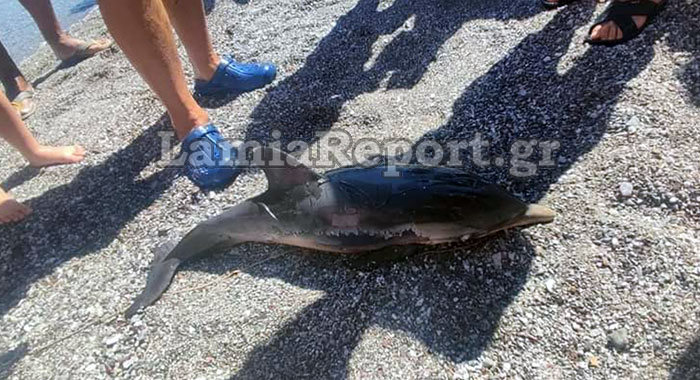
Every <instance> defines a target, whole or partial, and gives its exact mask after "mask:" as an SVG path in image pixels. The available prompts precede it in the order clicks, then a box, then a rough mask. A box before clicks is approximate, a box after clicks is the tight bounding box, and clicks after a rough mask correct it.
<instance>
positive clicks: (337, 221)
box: [126, 148, 555, 318]
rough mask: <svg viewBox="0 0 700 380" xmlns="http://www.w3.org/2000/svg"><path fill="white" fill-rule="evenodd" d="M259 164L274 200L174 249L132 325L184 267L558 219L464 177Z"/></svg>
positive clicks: (288, 160)
mask: <svg viewBox="0 0 700 380" xmlns="http://www.w3.org/2000/svg"><path fill="white" fill-rule="evenodd" d="M253 157H255V160H259V161H256V162H262V163H264V164H262V165H260V166H261V168H262V169H263V171H264V172H265V175H266V177H267V181H268V189H267V191H265V192H264V193H263V194H260V195H258V196H256V197H253V198H251V199H248V200H246V201H244V202H242V203H240V204H238V205H236V206H234V207H232V208H229V209H227V210H226V211H224V212H223V213H222V214H220V215H218V216H215V217H213V218H211V219H209V220H206V221H204V222H202V223H201V224H199V225H197V226H196V227H195V228H194V229H192V230H191V231H190V232H189V233H188V234H187V235H185V237H184V238H183V239H182V240H181V241H180V242H179V243H177V245H176V246H175V247H174V248H172V249H168V248H169V247H166V248H165V249H162V251H161V252H160V253H157V254H156V258H155V260H154V263H153V265H152V267H151V271H150V273H149V274H148V278H147V281H146V288H145V290H144V291H143V293H141V295H139V296H138V297H137V298H136V300H135V301H134V303H133V304H132V305H131V307H129V309H128V310H127V311H126V316H127V318H128V317H131V316H132V315H134V314H135V313H136V312H137V311H138V310H139V309H141V308H145V307H147V306H149V305H151V304H153V303H154V302H155V301H156V300H158V298H159V297H160V296H161V295H162V294H163V293H164V292H165V290H166V289H167V288H168V286H169V285H170V282H171V281H172V278H173V276H174V274H175V271H176V270H177V268H178V266H179V265H180V264H181V263H183V262H184V261H186V260H190V259H194V258H198V257H202V256H204V255H206V254H208V253H212V252H214V251H217V250H221V249H223V248H225V247H230V246H233V245H237V244H241V243H246V242H258V243H268V244H284V245H290V246H297V247H302V248H309V249H313V250H319V251H326V252H337V253H359V252H366V251H372V250H378V249H382V248H385V247H388V246H400V245H433V244H442V243H449V242H458V241H463V240H466V239H474V238H480V237H483V236H487V235H491V234H493V233H496V232H498V231H502V230H505V229H508V228H513V227H518V226H527V225H532V224H538V223H548V222H551V221H552V220H553V219H554V216H555V213H554V212H553V211H552V210H550V209H549V208H547V207H545V206H541V205H537V204H530V205H528V204H526V203H524V202H522V201H520V200H519V199H517V198H515V197H514V196H512V195H510V194H509V193H507V192H506V191H504V190H503V189H502V188H501V187H499V186H497V185H494V184H490V183H487V182H485V181H483V180H481V179H479V178H478V177H475V176H472V175H469V174H467V173H465V172H464V171H462V170H459V169H454V168H445V167H424V166H414V165H406V166H392V167H391V169H392V170H391V171H388V169H389V167H387V166H381V165H378V166H373V167H364V166H356V167H346V168H341V169H336V170H332V171H329V172H326V173H325V174H323V175H319V174H317V173H315V172H314V171H312V170H311V169H309V168H308V167H306V166H304V165H302V164H300V163H299V162H298V161H297V160H296V159H294V158H293V157H292V156H290V155H287V154H285V153H283V152H281V151H279V150H275V149H272V148H258V149H256V150H255V151H254V152H253ZM272 163H279V164H274V165H273V164H272Z"/></svg>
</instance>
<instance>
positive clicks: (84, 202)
mask: <svg viewBox="0 0 700 380" xmlns="http://www.w3.org/2000/svg"><path fill="white" fill-rule="evenodd" d="M164 130H170V126H169V119H168V118H167V116H166V115H163V116H162V117H161V118H160V120H159V121H158V122H157V123H155V124H154V125H152V126H151V127H149V128H148V129H147V130H145V131H144V132H143V134H142V135H140V136H139V137H138V138H136V139H135V140H134V141H132V142H131V144H129V145H128V146H127V147H125V148H123V149H121V150H120V151H118V152H116V153H114V154H113V155H112V156H110V157H109V158H108V159H107V160H105V161H104V162H103V163H102V164H100V165H97V166H92V167H85V168H84V169H82V170H81V171H80V172H79V173H78V175H77V176H76V177H75V179H74V180H73V181H72V182H70V183H69V184H66V185H63V186H59V187H56V188H54V189H51V190H49V191H47V192H45V193H44V194H42V195H41V196H39V197H36V198H34V199H31V200H29V201H28V202H26V204H27V205H28V206H30V207H31V208H32V209H33V210H34V213H33V215H32V216H30V217H29V218H28V219H27V220H25V221H24V222H22V223H20V224H17V225H11V226H2V227H0V247H3V248H7V249H6V250H4V252H5V253H6V255H4V256H5V257H2V258H1V260H2V266H0V293H1V294H3V297H2V298H1V299H0V315H4V314H5V313H7V311H8V310H10V309H11V308H12V307H13V306H15V305H16V304H17V303H18V302H19V301H20V300H21V299H23V298H24V297H25V295H26V292H27V289H28V287H29V286H30V285H31V284H32V283H33V282H34V281H37V280H38V279H40V278H42V277H44V276H45V275H47V274H49V273H51V272H52V271H53V270H54V268H56V267H57V266H59V265H61V264H62V263H63V262H65V261H67V260H69V259H71V258H74V257H80V256H83V255H86V254H90V253H93V252H95V251H97V250H99V249H101V248H104V247H106V246H107V245H109V244H110V243H111V242H112V241H113V240H114V239H115V237H116V236H117V235H118V234H119V231H120V230H121V228H122V227H123V226H124V225H125V224H126V223H128V222H129V221H130V220H131V219H133V218H134V217H135V216H136V215H137V214H138V213H139V212H141V210H143V209H145V208H147V207H148V206H149V205H151V204H152V203H153V201H155V200H156V199H158V197H160V195H161V194H162V193H163V192H164V191H165V190H166V189H167V188H168V187H169V186H170V184H171V182H172V181H173V179H174V178H175V175H176V174H175V172H174V171H171V170H164V171H161V172H159V173H157V174H154V175H153V176H151V177H149V178H146V179H144V180H139V179H138V176H139V173H140V172H141V171H142V170H143V169H144V168H145V167H146V166H147V165H149V164H150V163H151V162H154V161H155V160H158V159H159V158H160V157H159V155H160V149H158V147H160V138H159V136H158V132H159V131H164ZM154 147H155V148H154ZM20 173H21V172H20ZM13 177H15V176H12V177H10V179H11V180H12V179H13ZM20 177H21V176H18V177H17V178H20Z"/></svg>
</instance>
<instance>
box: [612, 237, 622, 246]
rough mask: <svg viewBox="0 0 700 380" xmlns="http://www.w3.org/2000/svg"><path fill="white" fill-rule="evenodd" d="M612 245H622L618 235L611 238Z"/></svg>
mask: <svg viewBox="0 0 700 380" xmlns="http://www.w3.org/2000/svg"><path fill="white" fill-rule="evenodd" d="M610 245H612V246H613V247H617V246H618V245H620V240H618V239H617V238H616V237H614V238H612V239H610Z"/></svg>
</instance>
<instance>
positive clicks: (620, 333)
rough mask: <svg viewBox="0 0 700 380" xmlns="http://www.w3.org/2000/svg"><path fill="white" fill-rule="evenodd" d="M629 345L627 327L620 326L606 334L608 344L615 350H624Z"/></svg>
mask: <svg viewBox="0 0 700 380" xmlns="http://www.w3.org/2000/svg"><path fill="white" fill-rule="evenodd" d="M628 345H629V338H628V337H627V329H626V328H621V329H617V330H615V331H614V332H612V333H611V334H610V335H608V346H610V347H612V348H614V349H615V350H617V351H624V350H626V349H627V346H628Z"/></svg>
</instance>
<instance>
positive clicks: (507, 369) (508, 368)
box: [501, 362, 510, 372]
mask: <svg viewBox="0 0 700 380" xmlns="http://www.w3.org/2000/svg"><path fill="white" fill-rule="evenodd" d="M501 368H503V371H505V372H508V371H510V363H508V362H505V363H503V365H502V366H501Z"/></svg>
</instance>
